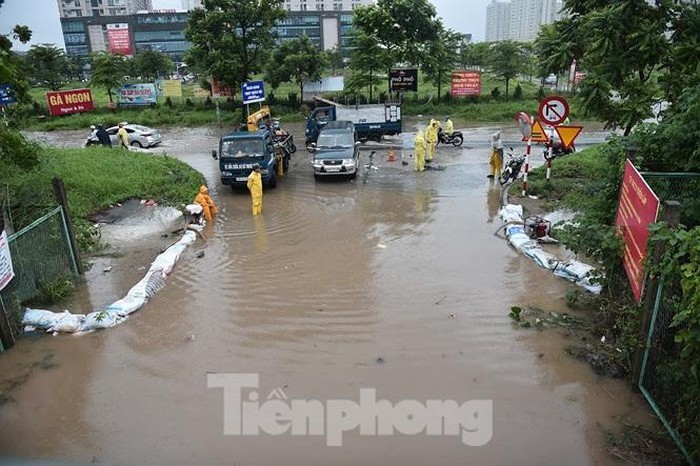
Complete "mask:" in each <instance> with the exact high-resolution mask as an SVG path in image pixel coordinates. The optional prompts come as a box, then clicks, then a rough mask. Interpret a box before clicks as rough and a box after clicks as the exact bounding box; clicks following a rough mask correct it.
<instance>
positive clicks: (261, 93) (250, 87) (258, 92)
mask: <svg viewBox="0 0 700 466" xmlns="http://www.w3.org/2000/svg"><path fill="white" fill-rule="evenodd" d="M241 90H242V94H243V103H244V104H252V103H255V102H262V101H264V100H265V86H264V84H263V82H262V81H248V82H247V83H243V84H241Z"/></svg>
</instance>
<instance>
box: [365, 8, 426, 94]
mask: <svg viewBox="0 0 700 466" xmlns="http://www.w3.org/2000/svg"><path fill="white" fill-rule="evenodd" d="M353 25H354V26H355V28H356V29H357V30H358V31H359V32H360V33H361V34H362V36H363V37H364V38H366V39H367V40H369V39H372V40H374V41H375V42H376V44H377V45H378V46H379V47H380V48H382V49H384V50H385V53H383V54H382V58H385V59H386V63H385V66H384V70H385V72H386V73H387V85H388V84H389V79H388V76H389V71H390V69H391V68H392V67H393V66H395V65H397V64H404V65H405V64H420V63H423V62H424V58H425V56H426V54H427V53H428V49H429V46H430V45H431V44H432V43H433V42H435V41H436V40H437V39H438V32H439V31H440V21H439V20H438V18H437V12H436V10H435V7H434V6H433V4H432V3H430V2H429V1H428V0H378V1H377V3H376V4H374V5H368V6H362V7H359V8H357V9H356V10H355V14H354V16H353Z"/></svg>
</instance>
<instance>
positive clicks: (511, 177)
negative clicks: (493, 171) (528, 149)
mask: <svg viewBox="0 0 700 466" xmlns="http://www.w3.org/2000/svg"><path fill="white" fill-rule="evenodd" d="M507 155H508V161H507V162H506V164H505V166H504V167H503V172H502V173H501V177H500V179H499V181H500V182H501V184H502V185H504V184H506V183H508V182H511V183H512V182H513V181H515V180H516V179H517V178H518V176H519V175H520V170H521V169H522V167H523V164H524V163H525V155H524V154H520V155H514V153H513V148H512V147H510V148H509V149H508V152H507Z"/></svg>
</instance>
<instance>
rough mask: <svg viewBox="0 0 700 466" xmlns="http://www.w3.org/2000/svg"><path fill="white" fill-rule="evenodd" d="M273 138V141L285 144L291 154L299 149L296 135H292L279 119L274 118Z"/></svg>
mask: <svg viewBox="0 0 700 466" xmlns="http://www.w3.org/2000/svg"><path fill="white" fill-rule="evenodd" d="M272 140H273V142H275V143H278V144H280V145H282V146H284V148H285V149H286V150H287V152H289V153H290V154H293V153H295V152H296V151H297V146H296V145H295V144H294V136H292V134H291V133H290V132H289V131H287V130H285V129H282V126H281V124H280V121H279V120H274V121H273V122H272Z"/></svg>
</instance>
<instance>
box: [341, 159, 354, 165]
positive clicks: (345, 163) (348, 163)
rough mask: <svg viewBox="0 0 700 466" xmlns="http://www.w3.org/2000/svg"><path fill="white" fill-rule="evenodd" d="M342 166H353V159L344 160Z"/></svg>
mask: <svg viewBox="0 0 700 466" xmlns="http://www.w3.org/2000/svg"><path fill="white" fill-rule="evenodd" d="M343 165H355V161H354V160H353V159H344V160H343Z"/></svg>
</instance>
